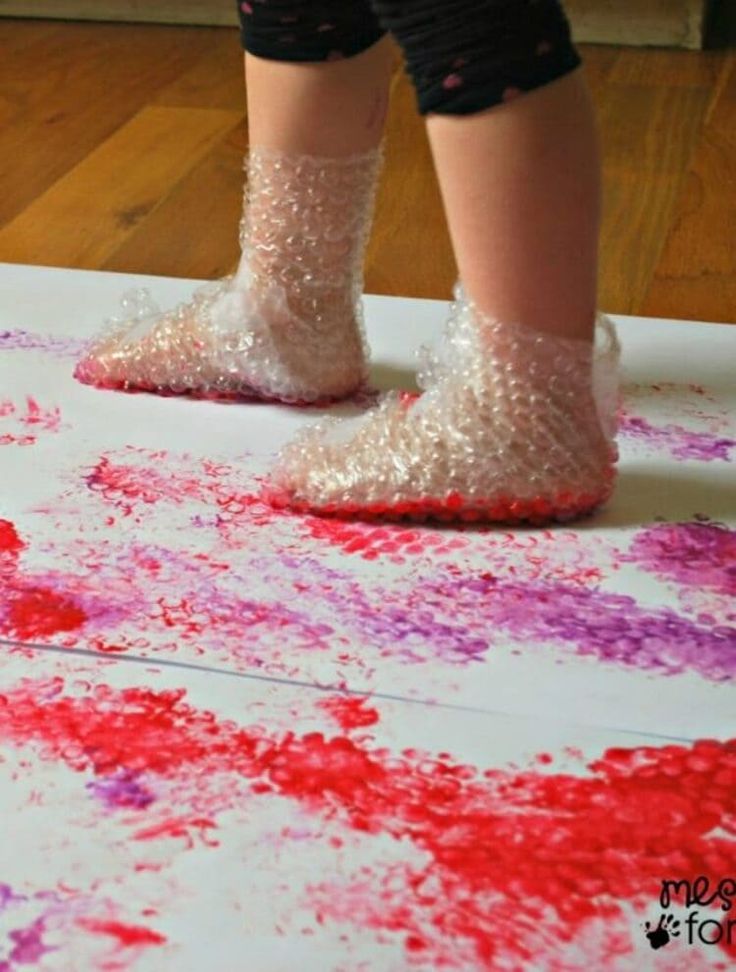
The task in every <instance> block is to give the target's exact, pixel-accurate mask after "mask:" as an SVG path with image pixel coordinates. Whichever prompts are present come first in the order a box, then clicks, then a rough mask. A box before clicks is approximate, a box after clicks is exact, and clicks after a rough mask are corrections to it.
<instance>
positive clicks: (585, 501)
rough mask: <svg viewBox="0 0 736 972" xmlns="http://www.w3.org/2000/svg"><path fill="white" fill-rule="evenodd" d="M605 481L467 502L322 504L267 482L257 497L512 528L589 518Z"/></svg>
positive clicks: (306, 509) (297, 505) (379, 516)
mask: <svg viewBox="0 0 736 972" xmlns="http://www.w3.org/2000/svg"><path fill="white" fill-rule="evenodd" d="M612 482H613V473H611V476H610V484H609V485H608V486H607V487H606V489H605V490H604V491H602V492H597V493H594V492H591V493H578V494H574V493H572V492H559V493H557V494H555V495H553V496H549V497H546V496H539V497H536V498H533V499H513V498H510V497H500V498H498V499H495V500H489V501H483V500H471V499H467V498H466V497H464V496H463V495H462V494H461V493H449V494H448V495H447V496H445V497H443V498H441V499H434V498H430V497H425V498H423V499H417V500H405V501H403V502H400V503H371V504H367V505H360V504H358V503H343V504H340V503H327V504H325V505H323V506H319V505H316V504H314V503H310V502H306V501H304V500H299V499H297V498H296V497H295V496H293V495H291V494H290V493H289V492H288V491H286V490H283V489H280V488H277V487H274V486H271V485H267V486H265V487H264V488H263V490H262V492H261V495H262V497H263V499H264V501H265V502H267V503H269V504H270V505H271V506H273V507H274V509H278V510H283V509H289V510H291V511H292V512H294V513H310V514H313V515H316V516H329V517H337V518H340V519H355V520H369V521H373V520H411V521H413V522H415V523H424V522H427V521H437V522H439V523H502V524H510V525H512V526H514V525H518V524H524V523H529V524H531V525H533V526H544V525H546V524H549V523H555V522H557V523H566V522H569V521H570V520H576V519H580V518H582V517H585V516H590V515H591V514H592V513H594V512H595V511H596V510H597V509H598V508H599V507H600V506H602V505H603V503H605V502H606V500H607V499H608V497H609V496H610V495H611V491H612Z"/></svg>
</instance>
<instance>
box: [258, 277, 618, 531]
mask: <svg viewBox="0 0 736 972" xmlns="http://www.w3.org/2000/svg"><path fill="white" fill-rule="evenodd" d="M456 298H457V300H456V303H455V304H454V305H453V308H452V314H451V318H450V321H449V324H448V325H447V328H446V331H445V335H444V337H443V339H442V341H441V343H440V348H439V352H438V353H437V354H436V355H435V356H433V357H430V356H429V355H428V354H427V352H426V351H425V352H424V355H425V362H424V365H423V367H422V369H421V371H420V374H419V380H420V386H421V387H423V388H424V392H423V394H422V395H420V396H418V395H414V394H409V393H399V392H392V393H389V394H388V395H386V396H385V397H384V398H383V399H382V401H381V402H380V403H379V404H378V405H377V406H376V407H375V408H374V409H371V410H369V411H368V412H367V413H364V414H363V415H361V416H358V417H357V418H350V419H343V420H338V419H327V420H326V421H324V422H321V423H320V424H318V425H316V426H313V427H311V428H309V429H307V430H305V431H304V432H303V433H302V435H301V436H300V437H299V438H298V439H297V440H295V441H294V442H293V443H291V444H289V445H288V446H287V447H286V449H285V450H284V451H283V452H282V453H281V455H280V457H279V459H278V460H277V464H276V467H275V469H274V471H273V473H272V475H271V477H270V480H269V482H268V484H267V485H266V487H265V489H264V495H265V497H266V499H268V500H269V501H270V502H271V503H272V504H273V505H274V506H277V507H290V508H291V509H294V510H298V511H311V512H315V513H320V514H332V515H338V516H357V517H361V516H365V517H368V518H374V517H380V518H388V519H396V518H402V517H409V518H412V519H416V520H424V519H427V518H434V519H439V520H447V521H450V520H464V521H481V520H484V521H496V522H505V523H518V522H523V521H528V522H531V523H544V522H549V521H551V520H569V519H572V518H573V517H576V516H580V515H583V514H585V513H589V512H591V511H592V510H594V509H595V508H596V507H597V506H598V505H599V504H601V503H602V502H603V501H604V500H606V499H607V497H608V496H609V494H610V493H611V490H612V487H613V481H614V464H615V462H616V459H617V450H616V446H615V444H614V435H615V416H616V408H617V398H618V391H617V366H618V358H619V344H618V340H617V338H616V333H615V330H614V328H613V324H612V323H611V322H610V321H609V320H608V319H607V318H606V317H604V316H603V315H599V316H598V319H597V322H596V339H595V347H594V346H593V345H591V344H590V343H589V342H586V341H579V340H573V339H569V338H560V337H554V336H551V335H548V334H544V333H542V332H539V331H536V330H532V329H530V328H528V327H522V326H520V325H509V324H505V323H499V322H497V321H494V320H491V319H490V318H487V317H484V316H483V315H482V314H480V313H479V312H478V310H477V309H476V308H475V307H474V306H473V305H471V304H469V303H468V302H467V301H465V300H464V298H463V294H462V290H461V289H458V290H457V291H456Z"/></svg>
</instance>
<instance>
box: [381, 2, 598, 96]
mask: <svg viewBox="0 0 736 972" xmlns="http://www.w3.org/2000/svg"><path fill="white" fill-rule="evenodd" d="M372 2H373V8H374V10H375V11H376V13H377V15H378V18H379V21H380V23H381V24H382V26H383V27H385V28H386V29H387V30H390V31H391V32H392V34H393V35H394V37H395V38H396V40H397V42H398V43H399V45H400V46H401V48H402V49H403V52H404V56H405V58H406V64H407V70H408V72H409V74H410V76H411V78H412V81H413V83H414V86H415V88H416V92H417V100H418V104H419V110H420V112H421V113H422V114H423V115H426V114H429V113H430V112H436V113H439V114H450V115H463V114H471V113H473V112H477V111H483V110H485V109H487V108H491V107H493V106H494V105H497V104H501V103H503V102H505V101H509V100H511V99H512V98H514V97H517V96H518V95H519V94H522V93H524V92H525V91H531V90H533V89H535V88H538V87H541V86H542V85H544V84H548V83H549V82H550V81H554V80H555V79H556V78H558V77H561V76H562V75H564V74H566V73H568V72H570V71H572V70H574V69H575V68H576V67H578V66H579V64H580V57H579V55H578V53H577V51H576V50H575V47H574V45H573V43H572V39H571V36H570V27H569V23H568V21H567V18H566V16H565V13H564V11H563V9H562V7H561V5H560V3H559V2H558V0H452V2H448V0H372Z"/></svg>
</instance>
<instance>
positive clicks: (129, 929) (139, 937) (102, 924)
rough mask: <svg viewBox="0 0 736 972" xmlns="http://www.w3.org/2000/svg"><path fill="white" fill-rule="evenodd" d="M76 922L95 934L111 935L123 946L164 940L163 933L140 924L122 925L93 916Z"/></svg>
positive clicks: (155, 942)
mask: <svg viewBox="0 0 736 972" xmlns="http://www.w3.org/2000/svg"><path fill="white" fill-rule="evenodd" d="M77 924H79V925H81V926H82V928H86V929H87V931H91V932H94V933H95V934H96V935H111V936H112V937H113V938H116V939H117V941H118V944H119V945H121V946H122V947H124V948H134V947H136V946H140V945H163V944H165V942H166V936H165V935H161V934H159V932H156V931H153V929H151V928H144V927H143V926H141V925H124V924H123V923H122V922H120V921H98V920H96V919H94V918H80V920H79V921H78V922H77Z"/></svg>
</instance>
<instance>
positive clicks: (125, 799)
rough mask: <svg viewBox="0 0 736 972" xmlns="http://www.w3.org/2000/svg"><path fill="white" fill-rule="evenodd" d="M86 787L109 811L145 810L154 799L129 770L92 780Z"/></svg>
mask: <svg viewBox="0 0 736 972" xmlns="http://www.w3.org/2000/svg"><path fill="white" fill-rule="evenodd" d="M86 787H87V789H88V790H89V792H90V793H92V794H93V796H95V797H97V798H98V799H99V800H101V801H102V803H104V804H105V805H106V806H107V808H108V809H109V810H117V809H120V808H124V809H128V810H130V809H132V810H145V809H146V807H149V806H150V805H151V804H152V803H153V802H154V801H155V799H156V797H155V796H154V795H153V794H152V793H151V791H150V790H148V789H146V787H145V786H144V785H143V784H142V783H141V782H140V779H139V777H138V774H137V773H134V772H132V771H130V770H124V771H122V772H121V773H118V774H116V775H115V776H108V777H102V778H101V779H97V780H93V781H92V782H91V783H87V784H86Z"/></svg>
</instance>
